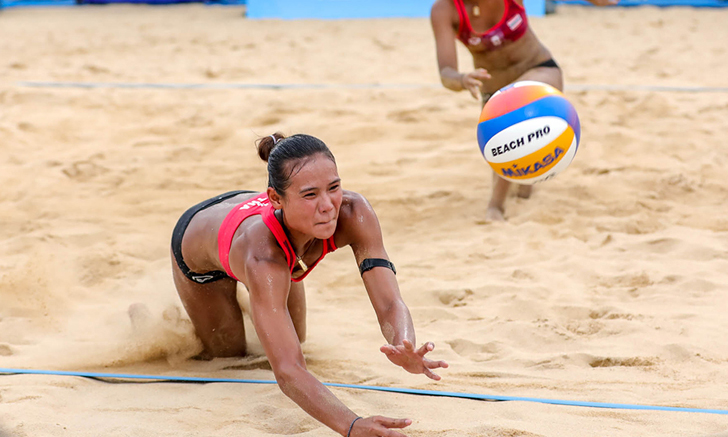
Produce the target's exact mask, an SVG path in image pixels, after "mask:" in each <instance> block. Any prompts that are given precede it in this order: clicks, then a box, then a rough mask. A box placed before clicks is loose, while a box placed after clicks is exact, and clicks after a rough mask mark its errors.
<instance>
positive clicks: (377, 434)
mask: <svg viewBox="0 0 728 437" xmlns="http://www.w3.org/2000/svg"><path fill="white" fill-rule="evenodd" d="M410 425H412V420H410V419H392V418H389V417H382V416H372V417H365V418H363V419H359V420H357V421H356V422H355V423H354V426H353V427H352V428H351V432H350V433H349V437H407V436H405V435H404V434H402V433H399V432H397V431H394V430H392V428H405V427H407V426H410Z"/></svg>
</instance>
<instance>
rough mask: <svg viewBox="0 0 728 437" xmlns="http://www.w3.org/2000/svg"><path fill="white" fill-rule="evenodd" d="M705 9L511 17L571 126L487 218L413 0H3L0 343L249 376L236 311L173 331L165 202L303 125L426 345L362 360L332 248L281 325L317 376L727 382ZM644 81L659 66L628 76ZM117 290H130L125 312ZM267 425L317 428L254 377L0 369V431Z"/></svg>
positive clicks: (47, 356) (719, 37)
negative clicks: (301, 338) (555, 153)
mask: <svg viewBox="0 0 728 437" xmlns="http://www.w3.org/2000/svg"><path fill="white" fill-rule="evenodd" d="M725 23H728V9H712V10H711V9H690V8H670V9H657V8H650V7H641V8H626V9H596V8H585V7H577V6H569V7H567V6H560V7H559V9H558V12H557V14H555V15H550V16H547V17H545V18H540V19H534V20H532V26H533V28H534V30H535V32H536V34H537V35H538V36H539V38H541V40H542V41H543V42H544V43H545V44H546V46H547V47H549V48H550V50H551V51H552V53H553V55H554V58H555V59H556V61H557V62H559V64H560V65H562V67H563V69H564V73H565V82H566V87H567V88H566V96H567V97H568V98H569V99H570V101H571V102H572V103H573V104H574V106H575V107H576V109H577V111H578V113H579V115H580V118H581V123H582V129H583V130H582V143H581V145H580V148H579V152H578V153H577V155H576V157H575V159H574V161H573V163H572V164H571V166H570V167H569V168H568V169H567V170H566V171H564V172H563V173H562V174H560V175H558V176H557V177H556V178H554V179H553V180H551V181H548V182H547V183H545V184H541V185H537V186H536V189H535V190H534V194H533V196H532V198H531V199H529V200H523V199H518V198H516V197H515V195H512V196H511V197H509V199H508V201H507V208H508V209H507V212H506V219H507V221H506V222H505V223H496V224H493V223H487V222H485V220H484V217H485V208H486V203H487V198H488V195H489V190H490V183H491V181H490V173H489V172H490V170H489V168H488V165H487V163H486V162H485V161H484V160H483V158H482V156H481V155H480V152H479V150H478V146H477V143H476V139H475V129H476V124H477V119H478V115H479V103H478V102H477V101H475V100H473V99H472V98H471V97H470V96H469V95H467V93H459V94H455V93H452V92H449V91H447V90H445V89H443V88H441V87H439V86H438V81H439V78H438V75H437V68H436V62H435V50H434V46H433V44H434V43H433V37H432V34H431V30H430V27H429V22H428V20H426V19H386V20H344V21H316V20H302V21H278V20H266V21H251V20H246V19H245V18H243V16H242V9H241V8H239V7H204V6H199V5H186V6H173V7H148V6H138V7H133V6H111V7H99V8H96V7H88V8H87V7H83V8H59V9H7V10H3V11H2V13H0V40H2V41H3V43H2V45H0V152H1V153H0V156H1V157H0V186H1V187H2V189H0V205H1V206H2V207H1V208H0V224H1V226H0V367H17V368H35V369H55V370H74V371H89V372H112V373H137V374H151V375H176V376H199V377H212V378H241V379H263V380H270V379H273V375H272V372H271V371H270V365H269V364H268V362H267V359H266V358H265V356H264V354H263V351H262V348H261V346H260V342H259V341H258V340H257V337H256V335H255V332H254V329H253V327H252V325H251V324H250V323H249V319H247V316H246V323H248V324H247V337H248V344H249V350H250V352H251V353H250V355H249V356H248V357H245V358H241V359H217V360H214V361H211V362H202V361H195V360H190V359H189V358H190V357H191V356H193V355H195V354H196V353H198V352H199V351H200V350H201V345H200V344H199V342H198V340H197V339H196V338H195V336H194V334H193V330H192V326H191V324H190V322H189V320H188V318H187V315H186V314H185V312H184V310H183V309H182V307H181V304H180V302H179V299H178V297H177V295H176V292H175V289H174V285H173V283H172V278H171V269H170V260H169V239H170V236H171V232H172V228H173V226H174V224H175V222H176V221H177V219H178V217H179V215H180V214H181V213H182V212H183V211H184V210H185V209H186V208H188V207H189V206H191V205H193V204H195V203H197V202H199V201H201V200H204V199H206V198H209V197H211V196H214V195H217V194H219V193H222V192H225V191H229V190H233V189H251V190H263V189H264V188H265V184H266V173H265V171H266V170H265V164H264V163H263V162H262V161H260V159H259V158H258V157H257V155H256V153H255V149H254V146H253V141H254V140H255V138H257V137H258V136H262V135H268V134H271V133H273V132H274V131H282V132H284V133H286V134H293V133H297V132H304V133H308V134H311V135H315V136H318V137H319V138H321V139H322V140H324V141H325V142H326V143H327V144H328V145H329V147H330V148H331V150H332V151H333V153H334V154H335V156H336V158H337V163H338V167H339V173H340V175H341V177H342V180H343V186H344V188H346V189H350V190H353V191H357V192H359V193H362V194H363V195H365V196H366V197H367V199H369V201H370V202H371V203H372V205H373V206H374V208H375V210H376V211H377V214H378V216H379V220H380V222H381V225H382V229H383V233H384V240H385V245H386V247H387V251H388V253H389V256H390V257H391V259H392V260H393V262H394V263H395V264H396V265H397V270H398V275H397V277H398V280H399V284H400V288H401V291H402V294H403V297H404V299H405V302H406V303H407V304H408V306H409V308H410V310H411V312H412V316H413V319H414V323H415V327H416V329H417V333H418V342H422V341H426V340H430V341H433V342H434V343H435V344H436V349H435V351H434V352H433V355H436V357H437V358H438V359H444V360H447V361H448V362H449V364H450V368H449V369H447V370H443V371H441V372H440V374H441V376H442V377H443V379H442V381H440V382H431V381H429V380H427V379H426V378H425V377H423V376H421V375H420V376H415V375H410V374H407V373H406V372H404V371H402V370H401V369H399V368H397V367H395V366H392V365H391V364H390V363H389V362H388V361H387V360H386V358H385V357H384V355H383V354H381V353H380V352H379V350H378V349H379V347H380V346H381V345H382V344H383V343H384V340H383V338H382V336H381V334H380V332H379V328H378V325H377V322H376V317H375V314H374V311H373V310H372V307H371V304H370V303H369V301H368V299H367V295H366V291H365V290H364V287H363V285H362V282H361V279H360V278H359V274H358V272H357V268H356V265H355V262H354V260H353V257H352V255H351V252H350V250H349V249H343V250H340V251H337V252H336V253H334V254H332V255H330V256H327V259H326V260H325V261H324V262H322V264H321V265H320V266H319V267H317V270H316V271H315V272H314V273H312V274H311V275H310V276H309V277H308V278H307V279H306V290H307V298H308V320H309V322H308V341H307V342H306V343H305V345H304V352H305V355H306V360H307V366H308V368H309V369H310V370H311V372H312V373H313V374H314V375H316V376H317V377H318V378H319V379H321V380H322V381H326V382H337V383H346V384H366V385H380V386H390V387H409V388H416V389H424V390H443V391H455V392H468V393H491V394H497V395H504V396H524V397H526V396H530V397H540V398H549V399H570V400H578V401H594V402H613V403H629V404H645V405H661V406H675V407H686V408H702V409H722V410H728V391H726V390H725V387H726V384H728V371H727V370H726V368H727V366H728V346H727V345H726V342H725V338H726V337H727V336H728V321H727V319H726V317H725V314H726V312H727V311H728V300H726V292H727V291H728V206H726V205H728V183H726V180H727V179H726V177H725V168H726V166H728V152H727V151H726V148H725V144H724V143H725V132H726V130H727V129H728V92H726V91H721V90H725V89H726V88H728V82H726V79H725V78H726V77H728V48H727V47H726V45H725V41H728V27H727V26H725ZM460 49H462V48H460ZM462 50H464V49H462ZM460 54H461V56H460V59H461V62H463V68H471V66H469V65H466V64H464V62H465V61H464V60H465V59H468V58H467V57H465V52H464V51H461V52H460ZM21 82H22V83H21ZM27 82H56V83H61V82H62V83H69V82H74V83H78V82H85V83H97V84H115V83H116V84H121V83H126V84H134V83H136V84H140V83H144V84H154V83H157V84H159V83H166V84H204V85H207V86H212V85H218V86H220V89H212V88H209V87H208V88H201V89H163V88H148V87H140V88H128V87H127V88H122V87H114V86H106V87H101V88H79V87H41V86H27ZM23 83H26V84H25V85H24V84H23ZM226 84H298V85H309V86H312V85H316V84H327V85H329V87H325V88H316V87H310V88H305V87H303V88H284V89H245V88H237V89H235V88H232V89H227V88H225V85H226ZM357 84H358V85H362V84H368V85H369V86H366V87H363V86H362V87H355V86H352V85H357ZM372 84H375V85H376V84H379V85H382V87H376V86H371V85H372ZM596 85H605V86H610V87H622V88H618V89H597V87H596ZM647 85H649V86H653V87H665V89H674V90H673V91H669V90H662V91H655V90H652V91H650V90H647V89H635V88H634V87H639V86H647ZM385 86H386V87H385ZM629 87H633V88H629ZM680 87H693V88H692V91H690V90H688V91H685V90H682V91H680V90H677V88H680ZM708 88H712V89H713V90H708ZM239 297H240V300H241V301H242V303H243V306H245V300H246V296H245V293H243V292H241V293H239ZM135 303H141V304H143V305H144V306H145V308H146V309H147V310H148V312H147V311H143V312H140V313H138V314H136V316H135V317H136V318H135V321H134V323H132V321H131V320H130V317H129V314H128V308H129V306H130V305H132V304H135ZM334 392H335V394H336V395H337V396H338V397H339V398H340V399H341V400H342V401H343V402H344V403H345V404H346V405H348V406H349V407H350V408H352V409H353V410H354V411H355V412H357V413H358V414H360V415H375V414H381V415H386V416H391V417H409V418H412V419H413V421H414V423H413V425H412V426H411V427H409V428H408V430H407V434H408V435H410V436H565V437H571V436H573V437H577V436H579V437H582V436H585V435H594V436H597V435H598V436H625V437H626V436H635V435H654V436H686V435H689V436H726V435H728V434H726V433H727V432H728V418H726V416H722V415H715V414H702V413H678V412H662V411H629V410H604V409H593V408H583V407H569V406H556V405H543V404H537V403H529V402H482V401H469V400H463V399H441V398H434V397H423V396H412V395H404V394H387V393H378V392H364V391H357V390H352V389H334ZM291 434H296V435H304V436H319V435H322V436H323V435H335V434H334V433H333V432H332V431H330V430H329V429H327V428H325V427H324V426H322V425H321V424H319V423H318V422H316V421H315V420H314V419H312V418H311V417H309V416H308V415H307V414H306V413H305V412H304V411H302V410H301V409H300V408H299V407H297V406H296V405H295V404H294V403H293V402H291V401H290V400H288V398H286V397H285V396H284V395H283V394H282V393H281V392H280V390H279V389H278V388H277V387H276V386H274V385H245V384H206V385H188V384H150V383H129V384H109V383H104V382H100V381H95V380H88V379H83V378H74V377H62V376H35V375H16V376H0V436H3V437H4V436H6V435H7V436H34V437H35V436H61V435H73V436H99V435H104V436H128V435H135V436H152V435H153V436H167V435H168V436H172V435H174V436H198V435H220V436H227V435H230V436H233V435H235V436H239V435H243V436H277V435H291Z"/></svg>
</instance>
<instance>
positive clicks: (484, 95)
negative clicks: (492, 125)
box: [481, 58, 561, 106]
mask: <svg viewBox="0 0 728 437" xmlns="http://www.w3.org/2000/svg"><path fill="white" fill-rule="evenodd" d="M540 67H550V68H561V67H559V64H557V63H556V61H554V60H553V58H551V59H549V60H547V61H543V62H542V63H540V64H538V65H534V66H533V67H531V69H533V68H540ZM492 96H493V93H481V97H482V98H483V105H484V106H485V103H486V102H487V101H488V100H490V98H491V97H492Z"/></svg>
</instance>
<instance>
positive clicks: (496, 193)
mask: <svg viewBox="0 0 728 437" xmlns="http://www.w3.org/2000/svg"><path fill="white" fill-rule="evenodd" d="M510 186H511V183H510V182H508V181H507V180H505V179H503V178H502V177H500V176H498V175H497V174H496V173H495V172H493V190H492V191H491V195H490V202H488V209H487V210H486V211H485V218H486V220H490V221H503V220H504V218H503V211H505V209H504V204H505V202H506V196H507V195H508V188H509V187H510Z"/></svg>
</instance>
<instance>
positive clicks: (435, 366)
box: [424, 360, 450, 369]
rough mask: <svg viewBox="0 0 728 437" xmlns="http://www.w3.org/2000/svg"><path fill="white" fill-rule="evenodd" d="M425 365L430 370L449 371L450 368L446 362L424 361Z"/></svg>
mask: <svg viewBox="0 0 728 437" xmlns="http://www.w3.org/2000/svg"><path fill="white" fill-rule="evenodd" d="M424 364H425V367H427V368H428V369H447V368H448V367H450V365H449V364H447V363H446V362H444V361H432V360H424Z"/></svg>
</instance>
